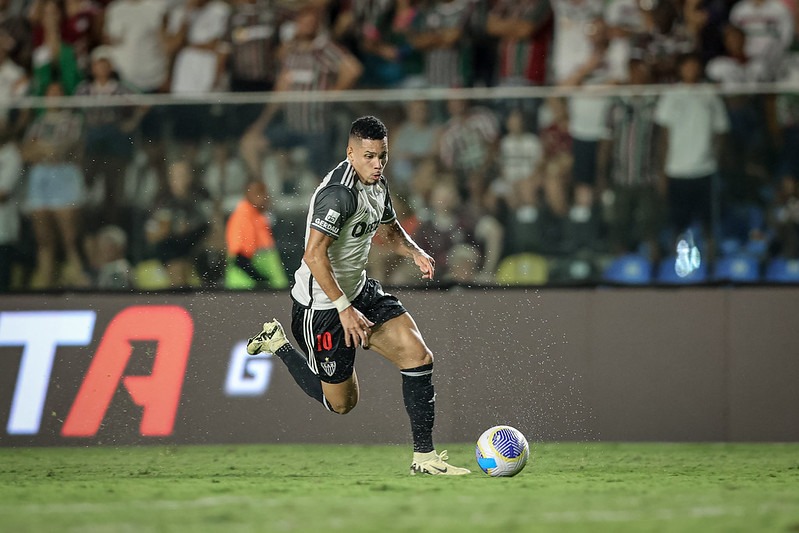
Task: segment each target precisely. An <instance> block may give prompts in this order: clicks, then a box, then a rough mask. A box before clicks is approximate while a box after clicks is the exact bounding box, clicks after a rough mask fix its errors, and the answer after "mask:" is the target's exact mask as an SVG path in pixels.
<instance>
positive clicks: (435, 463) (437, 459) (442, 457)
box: [411, 450, 471, 476]
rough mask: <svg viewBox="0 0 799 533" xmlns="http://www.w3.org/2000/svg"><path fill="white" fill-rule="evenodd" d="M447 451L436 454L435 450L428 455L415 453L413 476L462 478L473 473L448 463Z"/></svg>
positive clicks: (412, 464) (412, 468)
mask: <svg viewBox="0 0 799 533" xmlns="http://www.w3.org/2000/svg"><path fill="white" fill-rule="evenodd" d="M448 458H449V457H448V456H447V450H444V451H443V452H441V453H438V454H437V453H436V452H435V450H433V451H432V452H427V453H418V452H414V454H413V463H411V475H412V476H415V475H416V474H429V475H431V476H462V475H464V474H469V473H471V470H469V469H468V468H460V467H458V466H452V465H451V464H449V463H447V462H446V461H447V459H448Z"/></svg>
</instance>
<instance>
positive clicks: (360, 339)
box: [338, 306, 375, 348]
mask: <svg viewBox="0 0 799 533" xmlns="http://www.w3.org/2000/svg"><path fill="white" fill-rule="evenodd" d="M338 317H339V319H340V320H341V326H342V327H343V328H344V344H346V345H347V348H349V347H350V346H359V345H360V346H362V347H364V348H368V347H369V335H370V334H371V333H372V326H374V325H375V324H374V322H372V321H371V320H369V319H368V318H366V317H365V316H363V313H361V312H360V311H358V310H357V309H355V308H354V307H353V306H349V307H348V308H346V309H345V310H343V311H342V312H340V313H339V314H338Z"/></svg>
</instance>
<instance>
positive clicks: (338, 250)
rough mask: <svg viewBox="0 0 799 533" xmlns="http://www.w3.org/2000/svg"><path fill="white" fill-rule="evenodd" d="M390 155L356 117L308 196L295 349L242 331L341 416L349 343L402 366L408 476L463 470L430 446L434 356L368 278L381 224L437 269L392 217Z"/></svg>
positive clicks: (422, 264)
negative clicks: (340, 151)
mask: <svg viewBox="0 0 799 533" xmlns="http://www.w3.org/2000/svg"><path fill="white" fill-rule="evenodd" d="M387 162H388V132H387V130H386V127H385V125H384V124H383V123H382V122H381V121H380V120H379V119H377V118H375V117H372V116H366V117H361V118H359V119H357V120H355V122H353V123H352V127H351V128H350V135H349V142H348V143H347V158H346V159H345V160H344V161H342V162H341V163H339V164H338V166H336V168H334V169H333V170H331V171H330V172H329V173H328V174H327V175H326V176H325V178H324V180H323V181H322V183H321V184H320V185H319V187H318V188H317V189H316V191H315V192H314V194H313V196H312V197H311V205H310V209H309V211H308V226H307V229H306V232H305V253H304V255H303V258H302V263H301V264H300V267H299V268H298V269H297V271H296V272H295V274H294V280H295V283H294V287H293V288H292V290H291V297H292V300H293V302H294V304H293V309H292V321H291V330H292V333H293V334H294V338H295V339H296V341H297V343H298V344H299V346H300V349H301V350H302V351H300V350H297V349H295V348H294V346H292V344H291V343H290V342H289V341H288V339H287V338H286V334H285V332H284V330H283V327H282V326H281V324H280V323H279V322H278V321H277V320H273V321H272V322H267V323H265V324H264V326H263V330H262V331H261V332H260V333H259V334H258V335H256V336H254V337H252V338H251V339H249V341H248V342H247V352H248V353H249V354H251V355H255V354H258V353H260V352H270V353H273V354H275V355H276V356H278V357H279V358H280V359H281V360H282V361H283V362H284V363H285V365H286V366H287V367H288V370H289V372H290V373H291V375H292V377H294V380H295V381H296V382H297V384H298V385H299V386H300V388H302V390H303V391H305V393H306V394H307V395H308V396H310V397H311V398H313V399H315V400H317V401H318V402H320V403H321V404H322V405H324V406H325V408H327V409H328V410H330V411H333V412H334V413H338V414H342V415H343V414H345V413H348V412H349V411H351V410H352V409H353V408H354V407H355V404H356V403H358V377H357V375H356V373H355V369H354V363H355V349H356V347H357V346H361V347H363V348H369V349H371V350H374V351H375V352H377V353H379V354H380V355H382V356H383V357H385V358H386V359H388V360H389V361H391V362H392V363H393V364H394V365H396V366H397V368H399V370H400V373H401V374H402V395H403V399H404V403H405V409H406V411H407V412H408V416H409V417H410V420H411V432H412V433H413V452H414V453H413V461H412V463H411V474H431V475H448V476H451V475H462V474H468V473H469V470H468V469H466V468H459V467H456V466H452V465H450V464H448V463H447V462H446V460H447V452H446V451H442V452H441V453H436V451H435V448H434V446H433V423H434V419H435V391H434V388H433V380H432V378H433V354H432V353H431V352H430V349H429V348H428V347H427V345H426V344H425V342H424V340H423V339H422V334H421V333H419V329H418V328H417V327H416V323H415V322H414V320H413V318H412V317H411V315H410V314H409V313H408V312H407V311H406V310H405V308H404V307H403V306H402V303H400V301H399V300H398V299H397V298H396V297H395V296H393V295H391V294H388V293H386V292H383V288H382V286H381V285H380V283H379V282H378V281H377V280H374V279H371V278H368V277H367V276H366V270H365V267H366V261H367V257H368V255H369V248H370V247H371V244H372V238H373V237H374V235H375V233H376V232H377V231H378V228H380V230H381V232H382V233H383V235H384V237H385V239H386V241H387V242H391V243H394V244H395V246H396V247H397V250H398V251H399V252H400V253H402V254H404V255H406V256H408V257H410V258H412V259H413V261H414V263H416V265H417V266H418V267H419V270H421V272H422V278H424V279H432V278H433V274H434V271H435V264H434V262H433V258H432V257H430V256H429V255H428V254H427V253H425V252H424V251H423V250H422V249H421V248H419V246H418V245H417V244H416V243H415V242H414V241H413V240H412V239H411V238H410V236H409V235H408V234H407V233H406V232H405V230H404V229H403V228H402V226H400V224H399V222H398V221H397V216H396V214H395V213H394V208H393V207H392V204H391V198H390V196H389V191H388V183H387V182H386V178H385V177H384V176H383V169H384V168H385V167H386V163H387ZM303 352H304V353H303Z"/></svg>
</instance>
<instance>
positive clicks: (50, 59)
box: [31, 0, 81, 96]
mask: <svg viewBox="0 0 799 533" xmlns="http://www.w3.org/2000/svg"><path fill="white" fill-rule="evenodd" d="M64 17H65V15H64V11H63V9H62V6H61V4H60V3H59V2H58V0H42V3H41V19H40V23H39V24H38V25H36V26H34V46H35V48H34V50H33V60H32V62H33V83H32V86H31V92H32V93H33V94H34V95H36V96H44V94H45V93H46V92H47V91H48V90H49V88H50V85H51V84H52V83H53V82H57V83H60V84H61V88H62V89H63V93H64V94H65V95H71V94H73V93H74V92H75V88H76V87H77V86H78V83H79V82H80V79H81V74H80V68H79V67H78V61H77V56H76V55H75V49H74V48H73V47H72V46H71V45H69V44H68V43H67V42H66V41H64V40H63V38H62V37H61V25H62V22H63V21H64ZM37 36H40V37H38V38H37Z"/></svg>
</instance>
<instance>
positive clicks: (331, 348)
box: [291, 278, 407, 383]
mask: <svg viewBox="0 0 799 533" xmlns="http://www.w3.org/2000/svg"><path fill="white" fill-rule="evenodd" d="M352 305H353V307H355V309H357V310H358V311H360V312H361V313H363V314H364V316H365V317H366V318H368V319H369V320H371V321H372V322H374V323H375V325H377V324H382V323H384V322H388V321H389V320H391V319H392V318H395V317H398V316H400V315H401V314H403V313H406V312H407V311H406V310H405V308H404V307H403V306H402V303H401V302H400V301H399V299H397V297H396V296H394V295H393V294H388V293H386V292H383V287H382V286H381V285H380V282H379V281H377V280H374V279H371V278H367V280H366V285H365V286H364V288H363V290H362V291H361V293H360V294H358V296H357V297H356V298H355V299H354V300H353V301H352ZM291 332H292V333H293V334H294V338H295V339H296V340H297V343H298V344H299V347H300V349H301V350H302V351H303V352H305V355H307V356H308V366H309V367H310V368H311V370H312V371H313V372H314V374H316V375H317V376H319V379H320V380H322V381H324V382H325V383H341V382H342V381H346V380H347V379H349V377H350V376H351V375H352V369H353V367H354V365H355V346H350V347H347V345H346V343H345V342H344V328H343V327H342V325H341V321H340V320H339V318H338V311H337V310H336V309H321V310H320V309H311V308H309V307H305V306H304V305H301V304H299V303H297V301H294V306H293V308H292V313H291Z"/></svg>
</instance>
